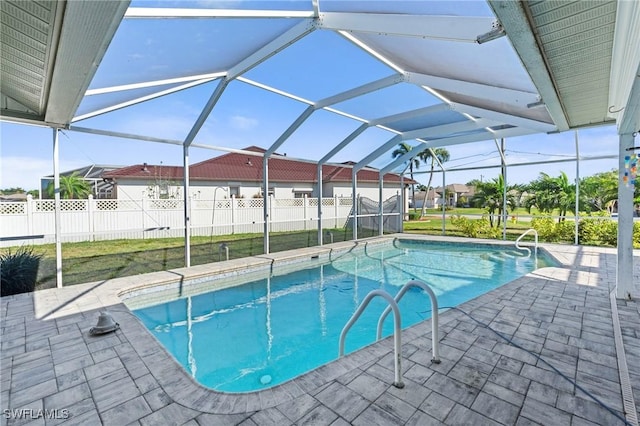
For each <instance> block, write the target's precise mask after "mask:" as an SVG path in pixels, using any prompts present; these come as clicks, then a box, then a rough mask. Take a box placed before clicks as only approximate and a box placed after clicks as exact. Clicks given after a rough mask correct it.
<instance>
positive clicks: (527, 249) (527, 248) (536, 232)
mask: <svg viewBox="0 0 640 426" xmlns="http://www.w3.org/2000/svg"><path fill="white" fill-rule="evenodd" d="M531 232H533V235H534V239H535V245H534V250H535V254H536V256H537V255H538V231H536V230H535V229H533V228H529V229H527V230H526V231H524V232H523V233H522V235H520V236H519V237H518V238H517V239H516V248H517V249H519V250H526V251H527V252H528V253H529V256H531V249H529V247H520V244H519V243H520V240H521V239H522V238H523V237H524V236H525V235H527V234H529V233H531Z"/></svg>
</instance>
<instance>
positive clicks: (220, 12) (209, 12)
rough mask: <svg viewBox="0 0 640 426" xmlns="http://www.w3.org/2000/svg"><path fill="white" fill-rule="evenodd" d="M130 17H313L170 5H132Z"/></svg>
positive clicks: (310, 15) (293, 12) (297, 12)
mask: <svg viewBox="0 0 640 426" xmlns="http://www.w3.org/2000/svg"><path fill="white" fill-rule="evenodd" d="M124 17H125V18H128V19H172V18H181V19H187V18H192V19H197V18H243V19H247V18H261V19H264V18H313V11H306V10H242V9H191V8H189V9H187V8H169V7H130V8H129V9H128V10H127V13H126V14H125V15H124Z"/></svg>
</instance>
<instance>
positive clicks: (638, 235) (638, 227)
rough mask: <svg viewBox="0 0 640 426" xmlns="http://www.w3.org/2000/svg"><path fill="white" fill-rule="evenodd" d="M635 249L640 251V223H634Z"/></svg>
mask: <svg viewBox="0 0 640 426" xmlns="http://www.w3.org/2000/svg"><path fill="white" fill-rule="evenodd" d="M633 248H637V249H640V222H633Z"/></svg>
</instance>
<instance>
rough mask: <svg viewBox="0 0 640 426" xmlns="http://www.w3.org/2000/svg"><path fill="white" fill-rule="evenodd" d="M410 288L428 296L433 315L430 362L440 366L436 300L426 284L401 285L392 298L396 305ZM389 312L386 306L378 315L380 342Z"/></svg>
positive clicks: (417, 282) (419, 282) (412, 281)
mask: <svg viewBox="0 0 640 426" xmlns="http://www.w3.org/2000/svg"><path fill="white" fill-rule="evenodd" d="M411 287H419V288H421V289H423V290H424V291H426V292H427V293H428V294H429V298H430V299H431V308H432V312H433V315H432V316H431V350H432V352H433V358H432V359H431V362H433V363H434V364H440V337H439V335H438V298H437V297H436V294H435V293H434V292H433V290H432V289H431V287H429V285H428V284H427V283H425V282H423V281H420V280H410V281H408V282H407V283H406V284H405V285H403V286H402V288H401V289H400V291H399V292H398V294H396V297H395V298H394V300H395V302H396V304H397V303H400V299H402V297H403V296H404V294H405V293H406V292H407V291H408V290H409V289H410V288H411ZM390 311H391V308H390V306H387V308H386V309H385V310H384V311H383V312H382V315H380V319H379V320H378V331H377V335H376V338H377V340H380V339H381V338H382V324H383V323H384V320H385V319H386V318H387V315H389V312H390Z"/></svg>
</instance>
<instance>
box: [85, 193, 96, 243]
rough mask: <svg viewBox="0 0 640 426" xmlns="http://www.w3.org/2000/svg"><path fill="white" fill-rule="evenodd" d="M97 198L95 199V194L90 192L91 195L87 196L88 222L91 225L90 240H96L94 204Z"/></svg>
mask: <svg viewBox="0 0 640 426" xmlns="http://www.w3.org/2000/svg"><path fill="white" fill-rule="evenodd" d="M94 203H95V200H94V199H93V194H89V196H88V197H87V215H88V217H87V219H88V220H87V223H88V226H89V241H94V240H95V235H94V232H95V229H94V219H95V218H94V217H93V215H94V211H95V208H94V207H95V206H94Z"/></svg>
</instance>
